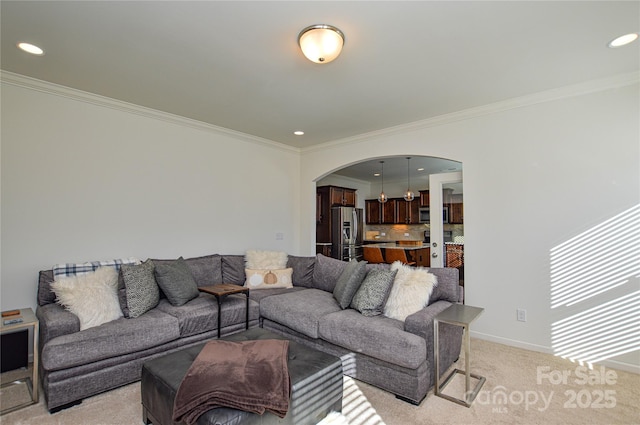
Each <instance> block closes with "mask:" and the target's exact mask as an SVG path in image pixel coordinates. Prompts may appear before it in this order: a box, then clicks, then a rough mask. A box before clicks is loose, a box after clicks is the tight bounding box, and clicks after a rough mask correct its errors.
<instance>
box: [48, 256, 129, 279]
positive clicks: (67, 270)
mask: <svg viewBox="0 0 640 425" xmlns="http://www.w3.org/2000/svg"><path fill="white" fill-rule="evenodd" d="M141 263H142V261H140V260H139V259H137V258H134V257H129V258H118V259H115V260H106V261H90V262H87V263H65V264H56V265H55V266H53V280H57V279H59V278H63V277H69V276H78V275H82V274H86V273H93V272H95V271H96V270H98V268H99V267H113V268H115V269H116V271H120V266H121V265H123V264H141Z"/></svg>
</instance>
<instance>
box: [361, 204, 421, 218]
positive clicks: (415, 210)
mask: <svg viewBox="0 0 640 425" xmlns="http://www.w3.org/2000/svg"><path fill="white" fill-rule="evenodd" d="M364 204H365V210H366V223H367V224H419V223H420V204H419V202H418V200H417V199H414V200H413V201H411V202H407V201H405V200H404V199H403V198H392V199H389V200H388V201H387V202H385V203H384V204H381V203H380V202H378V200H377V199H367V200H366V201H364Z"/></svg>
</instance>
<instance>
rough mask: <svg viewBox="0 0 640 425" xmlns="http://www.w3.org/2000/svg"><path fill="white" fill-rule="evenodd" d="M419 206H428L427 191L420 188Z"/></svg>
mask: <svg viewBox="0 0 640 425" xmlns="http://www.w3.org/2000/svg"><path fill="white" fill-rule="evenodd" d="M420 206H421V207H428V206H429V191H428V190H421V191H420Z"/></svg>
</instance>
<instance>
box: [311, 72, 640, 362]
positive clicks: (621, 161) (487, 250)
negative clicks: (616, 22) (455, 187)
mask: <svg viewBox="0 0 640 425" xmlns="http://www.w3.org/2000/svg"><path fill="white" fill-rule="evenodd" d="M623 80H624V79H623ZM602 85H603V87H607V86H609V87H612V88H610V89H602V90H594V89H593V86H588V90H585V87H572V88H568V89H567V96H560V94H562V93H558V92H554V93H550V94H549V96H551V95H553V99H551V100H548V101H541V99H542V97H543V96H536V97H531V98H526V99H520V100H519V101H514V102H512V103H508V102H507V103H504V104H501V105H493V106H491V107H487V108H484V109H480V108H479V109H478V110H477V111H472V112H468V113H465V114H459V115H453V116H451V117H445V118H443V119H440V120H433V121H426V122H424V123H422V124H420V125H412V126H407V127H406V128H405V129H404V130H398V131H395V130H394V131H393V132H389V133H385V132H384V131H383V132H378V133H376V134H371V135H361V136H359V137H357V138H353V139H350V140H346V141H339V142H335V143H332V144H327V145H325V146H320V147H314V148H310V149H306V150H305V151H303V153H302V167H301V169H302V177H301V191H302V192H301V197H302V199H303V202H302V206H303V209H302V220H303V221H302V234H301V237H302V246H303V247H306V248H307V249H308V250H309V252H311V249H312V244H313V229H314V226H313V209H312V207H311V206H312V205H313V202H312V196H313V192H312V190H311V188H312V187H313V181H314V179H317V178H318V177H319V176H323V175H325V174H326V173H328V172H331V171H333V170H336V169H339V168H341V167H342V166H344V165H348V164H350V163H354V162H358V161H361V160H365V159H368V158H376V157H382V156H391V155H427V156H436V157H441V158H447V159H452V160H456V161H460V162H462V164H463V178H464V196H465V198H464V202H465V288H466V297H467V299H466V301H467V303H468V304H470V305H477V306H481V307H484V308H485V312H484V314H483V315H482V316H481V317H480V318H479V319H478V321H477V322H475V323H474V324H473V326H472V331H473V333H474V335H476V336H480V337H482V338H486V339H491V340H494V341H498V342H504V343H507V344H511V345H516V346H522V347H525V348H530V349H536V350H541V351H550V352H551V351H553V349H552V343H551V331H550V329H551V325H552V323H553V322H554V321H557V320H559V319H561V318H563V317H564V316H563V314H564V313H563V311H564V310H563V309H555V310H553V311H552V310H551V308H550V250H551V249H552V248H554V247H555V246H557V245H559V244H561V243H563V242H564V241H567V240H568V239H570V238H572V237H574V236H576V235H578V234H580V233H582V232H584V231H585V230H587V229H589V228H591V227H592V226H594V225H597V224H598V223H601V222H602V221H604V220H607V219H609V218H611V217H613V216H615V215H617V214H619V213H620V212H622V211H625V210H627V209H629V208H631V207H633V206H635V205H638V203H639V198H640V178H639V177H640V175H639V170H640V143H639V140H640V136H639V116H640V111H639V109H638V105H639V95H638V93H639V88H638V80H637V76H635V77H634V78H633V79H632V82H631V85H629V82H628V81H627V80H624V82H622V83H619V82H618V80H613V81H607V82H602ZM580 91H584V93H580ZM574 92H578V93H574ZM596 261H597V260H596ZM636 261H638V260H636ZM601 266H602V268H604V269H605V270H606V268H607V267H610V265H608V264H602V265H601ZM626 279H627V283H626V284H625V285H623V287H621V288H619V289H618V290H617V292H616V293H617V294H618V293H619V292H620V291H623V292H626V293H630V292H632V291H634V290H637V289H638V286H639V284H638V276H637V275H636V276H633V275H628V276H626ZM606 283H607V282H606V279H605V280H604V281H603V282H602V284H603V285H606ZM576 290H578V291H579V290H580V288H577V289H576ZM611 296H613V295H609V294H601V295H599V296H598V297H596V298H595V299H596V300H602V301H606V300H609V299H610V298H611ZM591 301H593V300H591ZM590 306H591V305H590V304H589V303H587V304H585V308H587V307H590ZM516 308H523V309H526V310H527V316H528V320H527V322H525V323H523V322H518V321H516ZM567 314H568V313H567ZM636 329H637V326H636ZM639 353H640V352H639V351H638V346H637V343H636V345H635V351H634V352H633V353H628V354H625V355H619V356H616V357H614V358H613V359H611V360H610V362H611V364H613V365H615V366H618V367H624V368H631V369H633V370H636V371H639V370H640V367H639V366H640V355H639Z"/></svg>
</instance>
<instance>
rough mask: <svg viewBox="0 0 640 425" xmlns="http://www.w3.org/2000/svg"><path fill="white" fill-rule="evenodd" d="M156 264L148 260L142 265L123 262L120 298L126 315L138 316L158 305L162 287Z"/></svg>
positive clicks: (119, 276)
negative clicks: (155, 270)
mask: <svg viewBox="0 0 640 425" xmlns="http://www.w3.org/2000/svg"><path fill="white" fill-rule="evenodd" d="M154 268H155V267H154V265H153V262H152V261H151V260H147V261H145V262H144V263H142V264H140V265H135V264H123V265H122V266H121V267H120V273H119V275H118V298H119V299H120V308H121V309H122V313H123V314H124V317H138V316H140V315H142V314H144V313H146V312H147V311H149V310H151V309H152V308H154V307H155V306H157V305H158V301H160V288H159V287H158V283H157V282H156V277H155V274H154V272H153V271H154Z"/></svg>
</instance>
